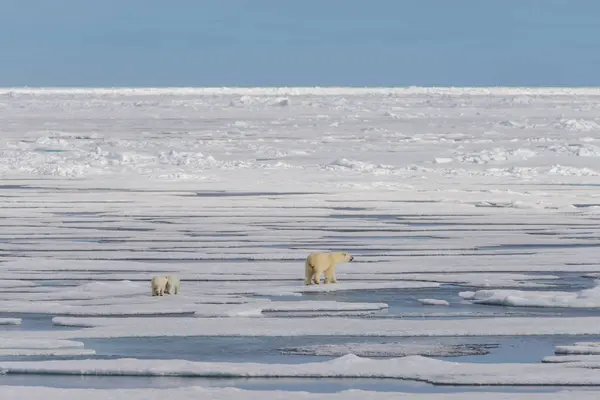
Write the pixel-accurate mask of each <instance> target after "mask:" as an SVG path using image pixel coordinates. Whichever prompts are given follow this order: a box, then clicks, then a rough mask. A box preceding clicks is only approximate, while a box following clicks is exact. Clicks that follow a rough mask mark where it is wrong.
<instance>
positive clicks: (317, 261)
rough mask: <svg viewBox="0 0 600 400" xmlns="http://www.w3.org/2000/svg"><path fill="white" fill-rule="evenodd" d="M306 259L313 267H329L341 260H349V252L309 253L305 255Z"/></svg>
mask: <svg viewBox="0 0 600 400" xmlns="http://www.w3.org/2000/svg"><path fill="white" fill-rule="evenodd" d="M307 261H308V263H309V264H310V265H312V266H313V267H316V266H321V267H325V268H329V267H332V266H334V265H336V264H339V263H341V262H345V261H349V254H347V253H342V252H334V253H310V254H309V255H308V257H307Z"/></svg>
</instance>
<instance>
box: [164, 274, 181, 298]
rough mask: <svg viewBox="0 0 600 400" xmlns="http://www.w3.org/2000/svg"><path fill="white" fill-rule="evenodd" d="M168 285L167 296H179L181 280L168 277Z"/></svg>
mask: <svg viewBox="0 0 600 400" xmlns="http://www.w3.org/2000/svg"><path fill="white" fill-rule="evenodd" d="M166 278H167V284H166V287H165V293H167V294H179V286H180V282H179V278H177V277H176V276H167V277H166Z"/></svg>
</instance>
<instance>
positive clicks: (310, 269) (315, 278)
mask: <svg viewBox="0 0 600 400" xmlns="http://www.w3.org/2000/svg"><path fill="white" fill-rule="evenodd" d="M352 260H354V257H353V256H352V255H351V254H348V253H342V252H337V253H311V254H309V255H308V257H306V262H305V263H304V283H305V284H306V285H311V284H312V283H313V282H314V283H315V285H319V284H320V283H321V274H325V283H336V282H337V278H336V276H335V267H336V265H337V264H340V263H343V262H350V261H352Z"/></svg>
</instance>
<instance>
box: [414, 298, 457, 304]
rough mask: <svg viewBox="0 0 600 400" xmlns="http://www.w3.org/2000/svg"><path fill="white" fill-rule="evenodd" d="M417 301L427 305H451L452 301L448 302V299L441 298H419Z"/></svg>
mask: <svg viewBox="0 0 600 400" xmlns="http://www.w3.org/2000/svg"><path fill="white" fill-rule="evenodd" d="M417 301H418V302H419V303H421V304H424V305H426V306H449V305H450V303H448V301H447V300H441V299H417Z"/></svg>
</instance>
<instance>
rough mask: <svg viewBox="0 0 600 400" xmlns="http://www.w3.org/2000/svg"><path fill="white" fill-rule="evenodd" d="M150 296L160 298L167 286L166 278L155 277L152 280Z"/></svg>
mask: <svg viewBox="0 0 600 400" xmlns="http://www.w3.org/2000/svg"><path fill="white" fill-rule="evenodd" d="M151 284H152V296H162V295H163V293H164V292H165V287H166V286H167V277H166V276H155V277H154V278H152V282H151Z"/></svg>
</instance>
